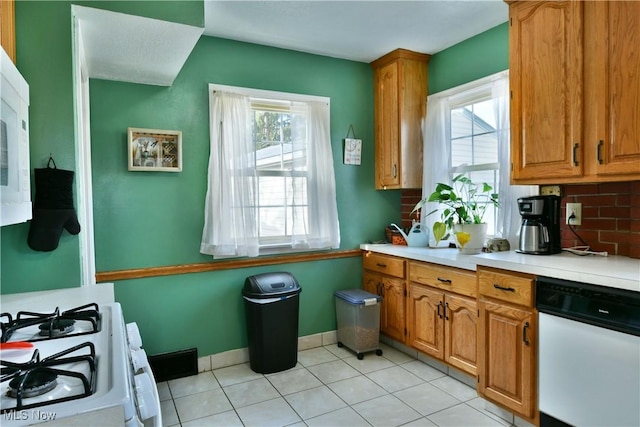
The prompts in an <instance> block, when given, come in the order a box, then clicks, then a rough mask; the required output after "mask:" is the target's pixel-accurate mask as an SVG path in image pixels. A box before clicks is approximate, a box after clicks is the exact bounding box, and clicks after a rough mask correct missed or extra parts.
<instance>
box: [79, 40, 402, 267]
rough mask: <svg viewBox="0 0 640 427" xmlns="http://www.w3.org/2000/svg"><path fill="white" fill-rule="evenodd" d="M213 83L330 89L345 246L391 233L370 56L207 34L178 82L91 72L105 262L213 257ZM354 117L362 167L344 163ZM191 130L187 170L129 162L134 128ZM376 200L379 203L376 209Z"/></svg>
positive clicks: (390, 196)
mask: <svg viewBox="0 0 640 427" xmlns="http://www.w3.org/2000/svg"><path fill="white" fill-rule="evenodd" d="M209 83H220V84H228V85H237V86H245V87H252V88H260V89H267V90H277V91H285V92H296V93H305V94H311V95H322V96H328V97H330V98H331V139H332V145H333V155H334V167H335V176H336V182H337V187H338V192H337V197H338V214H339V218H340V226H341V240H342V244H341V247H342V248H357V247H358V245H359V244H360V243H362V242H363V241H368V240H379V239H381V238H382V237H383V233H382V230H383V228H384V225H385V224H386V223H387V222H388V221H391V220H392V219H393V218H396V217H397V215H398V214H397V213H396V212H397V207H396V206H397V205H396V204H395V203H396V198H397V194H398V192H378V191H375V190H374V189H373V154H374V153H373V123H372V117H373V110H372V96H373V95H372V87H373V82H372V71H371V68H370V67H369V65H368V64H363V63H359V62H352V61H344V60H339V59H332V58H328V57H322V56H317V55H309V54H304V53H299V52H294V51H290V50H283V49H275V48H270V47H265V46H259V45H254V44H247V43H240V42H234V41H230V40H224V39H217V38H211V37H202V38H201V40H200V41H199V42H198V43H197V45H196V47H195V49H194V51H193V53H192V54H191V56H190V58H189V59H188V61H187V63H186V64H185V66H184V68H183V70H182V71H181V73H180V75H179V76H178V78H177V79H176V81H175V82H174V84H173V86H172V87H170V88H162V87H153V86H144V85H136V84H130V83H121V82H112V81H105V80H91V87H90V91H91V116H92V120H91V128H92V132H91V133H92V135H91V138H92V157H93V176H94V182H93V185H94V208H95V209H94V210H95V212H94V219H95V224H96V227H95V233H96V235H95V236H96V261H97V270H98V271H108V270H119V269H126V268H140V267H149V266H160V265H175V264H185V263H192V262H202V261H208V260H211V258H210V257H209V256H205V255H201V254H200V253H199V248H200V239H201V236H202V227H203V224H204V218H203V215H204V214H203V213H204V197H205V193H206V177H207V164H208V156H209V121H208V120H209V107H208V99H209V98H208V91H207V85H208V84H209ZM350 125H353V127H354V129H355V130H356V134H357V136H358V137H360V138H362V139H363V141H364V155H363V162H362V165H361V166H350V165H344V164H343V163H342V155H343V153H342V146H343V138H344V137H345V136H346V134H347V130H348V129H349V126H350ZM130 126H131V127H142V128H153V129H175V130H181V131H182V132H183V171H182V172H181V173H162V172H157V173H149V172H129V171H127V135H126V131H127V128H128V127H130ZM371 206H377V208H375V209H371Z"/></svg>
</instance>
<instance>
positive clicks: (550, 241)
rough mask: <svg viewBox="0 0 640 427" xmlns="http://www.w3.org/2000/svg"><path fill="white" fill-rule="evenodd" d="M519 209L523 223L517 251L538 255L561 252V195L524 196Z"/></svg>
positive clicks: (519, 203)
mask: <svg viewBox="0 0 640 427" xmlns="http://www.w3.org/2000/svg"><path fill="white" fill-rule="evenodd" d="M518 209H519V210H520V215H521V216H522V224H521V225H520V244H519V248H518V250H517V251H516V252H520V253H523V254H536V255H550V254H557V253H560V251H562V248H561V247H560V197H558V196H553V195H545V196H531V197H522V198H520V199H518Z"/></svg>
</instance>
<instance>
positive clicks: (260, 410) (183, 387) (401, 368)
mask: <svg viewBox="0 0 640 427" xmlns="http://www.w3.org/2000/svg"><path fill="white" fill-rule="evenodd" d="M381 348H382V349H383V352H384V353H383V355H382V356H376V355H375V354H374V353H368V354H366V355H365V357H364V359H363V360H358V359H357V358H356V356H355V354H354V353H352V352H351V351H349V350H347V349H346V348H339V347H338V346H337V345H335V344H333V345H327V346H324V347H316V348H312V349H309V350H304V351H300V352H299V353H298V364H297V365H296V366H295V367H294V368H292V369H289V370H287V371H284V372H278V373H275V374H268V375H262V374H257V373H255V372H253V371H252V370H251V368H250V367H249V364H248V363H246V364H241V365H234V366H230V367H226V368H221V369H215V370H213V371H206V372H202V373H200V374H198V375H194V376H190V377H185V378H179V379H176V380H171V381H166V382H162V383H159V384H158V387H159V391H160V399H161V405H162V416H163V424H164V426H165V427H170V426H182V427H193V426H243V425H244V426H350V427H351V426H353V427H356V426H474V427H475V426H509V425H511V422H509V421H506V420H505V419H502V418H500V417H498V416H497V415H495V414H494V413H492V412H489V411H488V410H487V409H486V406H487V405H486V402H485V401H484V400H483V399H482V398H480V397H478V396H477V394H476V391H475V389H473V388H472V387H469V386H468V385H466V384H464V383H462V382H460V381H458V380H456V379H454V378H453V377H450V376H447V375H446V374H445V373H443V372H441V371H439V370H437V369H435V368H433V367H431V366H430V365H428V364H425V363H424V362H422V361H419V360H416V359H414V358H411V357H410V356H407V355H406V354H404V353H402V352H400V351H398V350H396V349H394V348H391V347H389V346H386V345H382V347H381ZM497 413H499V412H497ZM512 420H513V418H512Z"/></svg>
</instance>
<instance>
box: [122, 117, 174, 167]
mask: <svg viewBox="0 0 640 427" xmlns="http://www.w3.org/2000/svg"><path fill="white" fill-rule="evenodd" d="M127 140H128V149H129V155H128V157H129V170H130V171H140V172H182V132H181V131H177V130H159V129H143V128H131V127H130V128H128V129H127Z"/></svg>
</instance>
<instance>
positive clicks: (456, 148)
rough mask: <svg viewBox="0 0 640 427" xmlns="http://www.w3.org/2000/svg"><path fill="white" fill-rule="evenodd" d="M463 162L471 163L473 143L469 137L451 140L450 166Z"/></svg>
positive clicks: (462, 163)
mask: <svg viewBox="0 0 640 427" xmlns="http://www.w3.org/2000/svg"><path fill="white" fill-rule="evenodd" d="M464 164H468V165H471V164H473V145H472V139H471V138H470V137H468V138H460V139H455V140H452V141H451V166H453V167H457V166H460V165H464Z"/></svg>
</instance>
